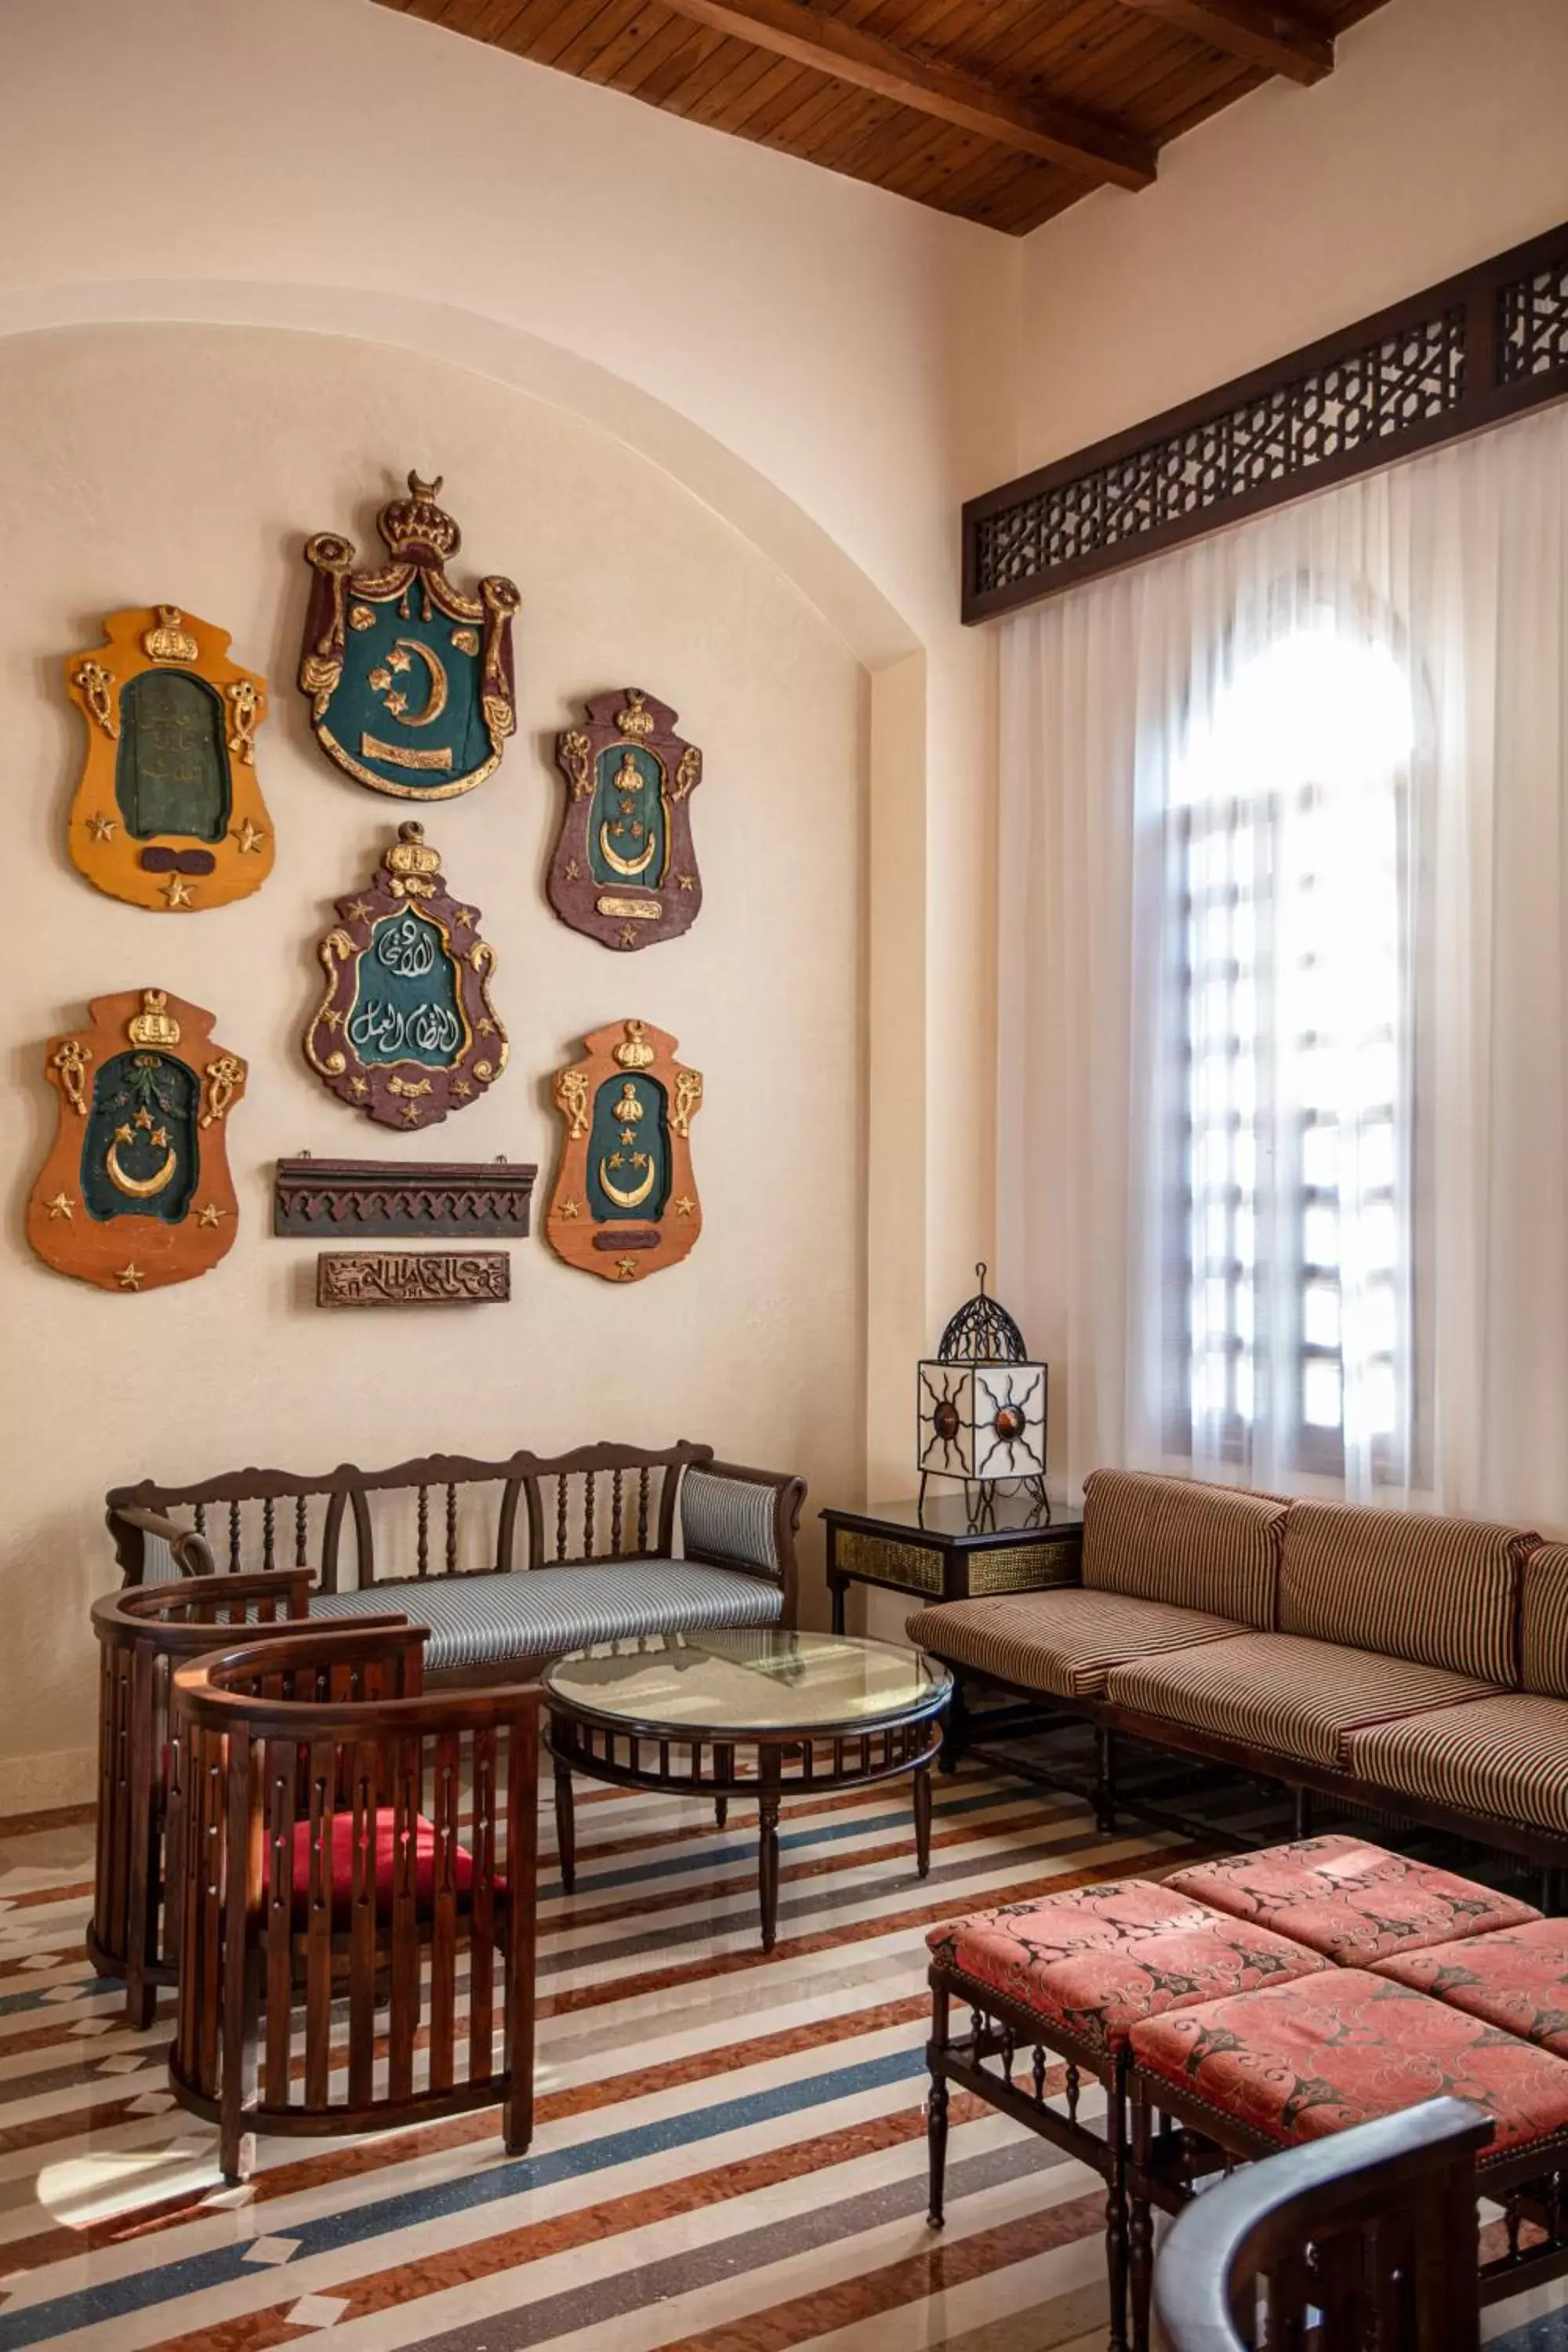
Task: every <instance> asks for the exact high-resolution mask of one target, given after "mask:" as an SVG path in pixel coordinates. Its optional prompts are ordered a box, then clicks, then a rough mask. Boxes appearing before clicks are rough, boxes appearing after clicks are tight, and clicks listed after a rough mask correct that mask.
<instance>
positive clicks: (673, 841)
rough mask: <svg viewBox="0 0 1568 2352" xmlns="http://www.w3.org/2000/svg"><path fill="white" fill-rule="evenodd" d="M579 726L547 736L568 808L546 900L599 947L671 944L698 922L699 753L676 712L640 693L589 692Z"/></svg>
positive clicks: (635, 690)
mask: <svg viewBox="0 0 1568 2352" xmlns="http://www.w3.org/2000/svg"><path fill="white" fill-rule="evenodd" d="M584 709H585V710H586V712H587V717H586V719H585V720H584V724H583V725H582V726H581V727H571V728H568V729H567V730H566V731H565V733H564V734H563V735H558V736H557V737H556V739H555V758H556V761H557V764H558V765H559V767H560V770H561V772H562V774H563V776H564V777H565V779H566V806H565V809H564V811H563V814H562V818H561V830H560V832H559V833H558V834H557V835H556V838H555V854H554V856H552V859H551V861H550V880H549V884H548V888H549V892H550V903H551V905H552V907H553V908H554V909H555V911H556V913H557V914H558V915H559V916H560V918H561V919H562V921H563V923H570V924H571V926H572V929H574V931H586V933H587V934H588V937H589V938H590V939H593V940H599V941H600V942H601V943H602V944H603V945H604V946H605V947H607V948H646V947H651V946H652V945H653V944H654V942H655V941H656V940H673V939H678V938H679V935H680V933H681V932H682V931H689V929H691V926H692V924H693V923H694V922H695V921H696V920H697V916H698V910H699V908H700V907H701V904H702V877H701V876H700V874H699V873H698V870H697V857H696V853H695V852H694V851H693V849H692V846H691V810H690V799H691V794H692V793H693V792H694V791H695V789H696V787H697V786H698V785H699V784H700V782H701V781H702V754H701V752H700V751H699V750H698V749H697V746H696V744H695V743H685V742H682V740H681V739H680V737H679V735H677V734H676V732H675V731H674V730H675V719H676V714H675V712H674V711H673V710H672V709H670V707H669V705H668V702H656V701H655V700H654V698H653V697H652V696H651V695H649V694H645V693H644V691H643V689H642V688H641V687H637V686H632V687H627V688H625V689H624V690H623V691H622V692H621V693H619V694H600V695H596V696H595V698H594V700H593V701H592V702H589V703H586V704H585V705H584Z"/></svg>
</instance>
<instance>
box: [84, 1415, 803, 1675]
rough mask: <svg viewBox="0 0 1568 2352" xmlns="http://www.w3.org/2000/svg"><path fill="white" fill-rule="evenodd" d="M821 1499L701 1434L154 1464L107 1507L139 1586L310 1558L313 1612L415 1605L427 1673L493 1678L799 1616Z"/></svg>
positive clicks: (333, 1614)
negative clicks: (180, 1467)
mask: <svg viewBox="0 0 1568 2352" xmlns="http://www.w3.org/2000/svg"><path fill="white" fill-rule="evenodd" d="M804 1499H805V1480H804V1479H802V1478H798V1477H795V1476H794V1475H791V1474H789V1473H786V1472H775V1471H770V1470H753V1469H749V1468H747V1467H745V1466H744V1465H741V1464H737V1463H729V1462H719V1461H716V1460H715V1458H714V1454H713V1448H712V1447H711V1446H710V1445H697V1444H689V1443H688V1442H686V1441H682V1442H681V1443H680V1444H677V1445H673V1446H668V1447H666V1448H664V1449H662V1450H651V1449H647V1448H643V1447H637V1446H630V1445H611V1444H598V1445H587V1446H582V1447H579V1448H578V1449H577V1450H576V1451H575V1452H573V1453H570V1454H556V1455H541V1454H528V1453H519V1454H512V1455H510V1457H509V1458H507V1459H506V1460H504V1461H499V1462H486V1461H477V1460H473V1459H470V1458H469V1457H468V1456H464V1455H453V1454H430V1455H426V1456H423V1457H421V1458H419V1459H417V1460H415V1461H410V1462H403V1463H399V1464H397V1465H395V1467H393V1468H391V1469H388V1470H362V1469H360V1468H359V1467H358V1466H357V1465H354V1464H352V1463H350V1464H345V1465H343V1466H342V1468H340V1469H337V1470H334V1471H331V1472H328V1473H326V1474H324V1475H309V1474H305V1475H300V1474H298V1473H295V1472H292V1471H280V1470H241V1471H235V1472H230V1473H226V1474H225V1475H220V1476H217V1477H214V1478H207V1479H204V1480H200V1481H196V1482H193V1483H191V1484H189V1485H185V1486H167V1485H163V1484H159V1483H157V1482H155V1481H153V1480H151V1479H149V1480H144V1481H143V1482H142V1484H141V1485H140V1486H124V1487H117V1488H116V1489H115V1490H114V1491H113V1492H112V1493H111V1494H110V1496H109V1497H108V1512H109V1526H110V1533H111V1534H112V1536H113V1538H114V1541H115V1549H116V1552H117V1555H118V1557H119V1559H120V1564H121V1570H122V1572H123V1575H124V1580H125V1581H126V1583H127V1584H130V1585H138V1584H141V1583H142V1582H156V1581H159V1580H162V1579H163V1578H166V1577H169V1576H174V1575H205V1574H213V1573H215V1572H217V1571H220V1570H223V1569H224V1568H227V1569H229V1570H241V1569H250V1570H268V1569H279V1568H283V1567H286V1566H287V1567H290V1568H296V1567H298V1568H310V1569H311V1570H314V1571H315V1575H316V1580H317V1581H316V1588H315V1590H314V1591H313V1592H312V1594H311V1599H310V1614H311V1616H312V1617H313V1618H316V1617H320V1618H329V1619H333V1620H341V1619H349V1620H353V1619H354V1618H357V1617H360V1616H362V1615H364V1614H367V1613H379V1612H384V1611H385V1610H387V1609H389V1608H392V1609H400V1610H402V1611H404V1612H405V1614H406V1615H407V1616H408V1617H409V1618H410V1619H411V1620H412V1621H413V1622H415V1623H416V1624H420V1625H424V1626H426V1627H427V1628H428V1630H429V1634H430V1639H429V1642H428V1643H427V1645H426V1657H425V1664H426V1677H427V1679H432V1680H437V1681H450V1680H455V1679H458V1678H461V1679H465V1680H470V1681H481V1682H482V1681H492V1680H494V1679H496V1678H497V1676H498V1675H500V1676H504V1677H506V1678H507V1679H513V1680H516V1679H522V1678H524V1677H525V1676H526V1675H528V1674H530V1673H531V1671H533V1670H534V1669H535V1668H537V1667H538V1666H539V1665H541V1664H544V1663H546V1662H547V1661H548V1660H550V1659H551V1658H554V1657H560V1656H563V1655H564V1654H566V1653H567V1652H569V1651H572V1650H580V1649H586V1648H587V1647H589V1646H590V1645H591V1644H592V1643H595V1642H605V1641H635V1640H637V1639H638V1638H639V1637H641V1636H644V1635H653V1634H658V1633H696V1632H702V1631H708V1630H711V1629H714V1628H718V1627H723V1626H752V1625H778V1624H783V1625H786V1626H787V1625H793V1624H794V1622H795V1581H796V1569H795V1532H796V1529H797V1528H798V1527H799V1524H800V1511H801V1505H802V1502H803V1501H804Z"/></svg>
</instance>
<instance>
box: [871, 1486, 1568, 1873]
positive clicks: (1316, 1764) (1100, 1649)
mask: <svg viewBox="0 0 1568 2352" xmlns="http://www.w3.org/2000/svg"><path fill="white" fill-rule="evenodd" d="M1082 1575H1083V1581H1082V1584H1081V1586H1077V1587H1061V1586H1056V1587H1052V1588H1050V1589H1049V1590H1047V1591H1037V1592H1022V1593H1012V1594H997V1595H992V1596H989V1597H987V1598H984V1599H980V1600H973V1601H949V1602H945V1603H943V1604H942V1605H940V1606H938V1607H934V1608H927V1609H921V1610H920V1611H918V1612H916V1613H915V1614H914V1615H913V1616H912V1617H910V1620H909V1623H908V1633H909V1636H910V1640H911V1641H912V1642H914V1643H917V1644H918V1645H919V1646H920V1647H921V1648H922V1649H925V1650H928V1651H930V1652H931V1654H933V1655H934V1656H936V1657H939V1658H941V1659H942V1661H943V1663H944V1664H947V1665H948V1666H950V1667H951V1668H952V1671H953V1673H954V1674H955V1675H956V1676H957V1677H958V1679H959V1684H960V1698H959V1704H958V1705H957V1706H956V1707H955V1709H954V1714H953V1718H952V1719H953V1723H954V1726H955V1728H954V1730H953V1733H952V1739H951V1741H950V1744H949V1760H950V1761H952V1760H953V1759H955V1758H956V1755H957V1754H958V1752H960V1748H961V1747H962V1744H963V1740H964V1738H965V1737H966V1733H965V1729H964V1726H965V1723H966V1720H968V1719H969V1718H968V1717H967V1715H966V1708H965V1705H964V1698H963V1693H964V1689H965V1686H966V1685H967V1686H968V1687H969V1688H970V1689H971V1690H973V1688H974V1687H981V1688H984V1687H985V1686H990V1687H991V1688H993V1689H994V1690H1000V1691H1002V1692H1005V1693H1008V1694H1010V1695H1011V1696H1013V1697H1014V1698H1016V1699H1023V1700H1026V1701H1030V1702H1040V1703H1043V1706H1044V1708H1045V1711H1046V1712H1047V1714H1049V1715H1051V1716H1056V1717H1061V1716H1063V1715H1066V1716H1078V1717H1084V1718H1087V1719H1088V1721H1089V1722H1090V1723H1091V1724H1093V1725H1094V1726H1095V1727H1096V1731H1097V1735H1098V1746H1099V1756H1100V1765H1099V1772H1098V1777H1097V1780H1096V1784H1095V1788H1094V1791H1093V1793H1094V1795H1095V1798H1096V1805H1097V1811H1098V1814H1099V1818H1100V1822H1101V1825H1102V1826H1103V1827H1106V1828H1110V1826H1111V1825H1112V1823H1113V1821H1114V1816H1115V1811H1116V1807H1117V1804H1118V1801H1119V1795H1118V1790H1117V1786H1116V1780H1115V1757H1114V1744H1113V1743H1114V1741H1115V1739H1116V1738H1117V1736H1118V1735H1120V1734H1126V1735H1130V1736H1131V1737H1132V1738H1136V1739H1138V1740H1141V1741H1143V1742H1147V1743H1150V1744H1152V1745H1153V1746H1156V1747H1163V1748H1174V1749H1177V1750H1179V1751H1181V1752H1183V1753H1185V1754H1192V1755H1197V1756H1203V1757H1209V1758H1213V1759H1216V1760H1220V1761H1224V1762H1228V1763H1233V1764H1237V1765H1239V1766H1240V1767H1241V1768H1242V1769H1245V1770H1247V1771H1248V1772H1250V1773H1254V1774H1257V1775H1258V1776H1260V1777H1265V1778H1268V1779H1272V1780H1279V1781H1282V1782H1284V1784H1285V1785H1286V1786H1287V1787H1289V1788H1291V1789H1293V1790H1295V1791H1296V1792H1297V1803H1298V1828H1299V1830H1300V1831H1303V1832H1304V1831H1305V1830H1306V1828H1307V1827H1308V1826H1310V1801H1311V1797H1312V1794H1313V1793H1314V1792H1321V1793H1322V1794H1326V1795H1330V1796H1336V1795H1337V1796H1339V1797H1341V1798H1342V1799H1345V1800H1347V1801H1352V1802H1353V1803H1356V1804H1359V1805H1363V1806H1372V1807H1373V1808H1377V1809H1381V1810H1384V1811H1398V1812H1402V1813H1405V1814H1406V1815H1408V1816H1409V1817H1411V1818H1413V1819H1415V1820H1419V1821H1423V1822H1432V1823H1434V1824H1436V1825H1437V1826H1439V1827H1447V1828H1458V1829H1460V1830H1462V1831H1463V1832H1466V1833H1468V1834H1469V1835H1470V1836H1472V1837H1474V1836H1479V1837H1480V1838H1482V1839H1483V1840H1484V1841H1485V1842H1486V1843H1489V1844H1494V1845H1497V1846H1500V1847H1502V1848H1504V1849H1506V1850H1508V1851H1510V1852H1512V1853H1516V1854H1520V1855H1522V1856H1524V1857H1526V1858H1527V1859H1529V1860H1530V1861H1531V1862H1533V1863H1536V1864H1539V1865H1541V1866H1542V1868H1543V1869H1545V1870H1553V1869H1556V1868H1559V1867H1561V1866H1563V1864H1568V1544H1559V1543H1542V1541H1541V1540H1540V1538H1538V1537H1536V1536H1534V1535H1531V1534H1530V1533H1529V1532H1528V1531H1526V1530H1524V1529H1522V1528H1508V1527H1498V1526H1491V1525H1488V1524H1483V1523H1481V1522H1479V1521H1472V1520H1468V1519H1453V1518H1436V1517H1424V1516H1421V1515H1417V1514H1415V1513H1406V1512H1399V1511H1385V1510H1373V1509H1364V1508H1362V1507H1352V1506H1348V1505H1344V1504H1338V1503H1320V1502H1286V1501H1283V1500H1279V1499H1277V1498H1272V1497H1269V1496H1259V1495H1251V1494H1244V1493H1240V1492H1237V1491H1236V1490H1234V1489H1232V1488H1228V1487H1223V1486H1203V1485H1199V1484H1197V1483H1195V1482H1193V1481H1190V1480H1184V1479H1175V1478H1163V1477H1152V1476H1142V1475H1132V1474H1128V1473H1122V1472H1118V1471H1110V1470H1097V1471H1096V1472H1095V1473H1094V1474H1093V1475H1092V1476H1091V1477H1090V1478H1089V1481H1088V1484H1087V1486H1086V1489H1085V1496H1084V1528H1083V1570H1082ZM1040 1769H1047V1770H1048V1769H1050V1768H1049V1767H1048V1766H1047V1767H1044V1768H1040ZM1063 1777H1064V1778H1065V1779H1068V1781H1069V1784H1070V1780H1071V1776H1070V1773H1068V1772H1065V1771H1064V1773H1063ZM1121 1801H1126V1800H1121Z"/></svg>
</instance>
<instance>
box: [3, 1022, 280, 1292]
mask: <svg viewBox="0 0 1568 2352" xmlns="http://www.w3.org/2000/svg"><path fill="white" fill-rule="evenodd" d="M88 1011H89V1014H90V1016H91V1017H90V1020H89V1024H88V1026H87V1027H86V1028H84V1029H78V1030H76V1031H74V1032H73V1033H72V1034H70V1035H68V1036H65V1037H51V1038H50V1039H49V1042H48V1044H47V1045H46V1046H45V1048H44V1076H46V1077H47V1080H48V1082H49V1084H50V1086H52V1087H53V1088H54V1090H55V1095H56V1097H57V1108H56V1121H55V1139H54V1142H53V1143H52V1145H51V1146H50V1148H49V1155H48V1158H47V1160H45V1162H44V1167H43V1172H42V1173H41V1175H40V1176H39V1177H38V1180H37V1183H36V1184H35V1185H34V1187H33V1190H32V1194H31V1197H30V1198H29V1200H28V1202H27V1239H28V1240H29V1241H30V1242H31V1243H32V1245H33V1247H34V1248H35V1249H36V1250H37V1254H38V1255H39V1256H40V1257H41V1258H42V1259H44V1261H45V1262H46V1264H47V1265H52V1266H53V1267H54V1269H55V1271H56V1272H57V1273H58V1274H70V1275H74V1276H76V1277H77V1278H78V1280H79V1281H81V1282H90V1283H93V1284H95V1285H96V1286H97V1287H98V1288H99V1289H100V1290H114V1291H121V1292H132V1293H134V1292H137V1291H142V1290H157V1289H160V1288H162V1287H163V1285H164V1284H166V1283H171V1282H189V1281H190V1280H192V1278H193V1277H194V1276H196V1275H199V1274H205V1273H207V1272H208V1271H209V1269H210V1268H211V1267H213V1266H215V1265H216V1264H217V1262H218V1260H219V1258H221V1257H225V1256H226V1255H227V1254H228V1252H229V1250H230V1249H232V1247H233V1246H234V1236H235V1230H236V1227H237V1223H238V1203H237V1201H236V1198H235V1191H234V1182H233V1179H232V1178H231V1177H230V1175H229V1171H228V1114H229V1112H230V1110H231V1109H232V1108H233V1107H234V1105H235V1104H236V1103H237V1101H238V1100H239V1098H240V1097H241V1096H242V1095H243V1093H244V1092H245V1079H246V1067H245V1064H244V1063H243V1062H242V1061H241V1060H240V1058H239V1056H238V1055H237V1054H231V1053H229V1052H228V1051H227V1049H226V1047H225V1046H222V1045H216V1044H215V1043H214V1040H213V1035H212V1027H213V1020H214V1015H213V1014H212V1013H205V1012H204V1011H203V1010H202V1008H201V1006H200V1005H199V1004H187V1003H185V1001H184V998H183V997H178V996H171V995H170V994H169V992H168V991H167V990H166V989H162V988H133V989H130V990H128V991H126V992H124V993H123V994H121V995H119V996H95V997H94V998H93V1001H92V1003H91V1004H90V1005H89V1007H88Z"/></svg>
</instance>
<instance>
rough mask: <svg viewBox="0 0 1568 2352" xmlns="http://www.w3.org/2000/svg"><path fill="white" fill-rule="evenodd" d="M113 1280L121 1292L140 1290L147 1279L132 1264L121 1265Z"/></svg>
mask: <svg viewBox="0 0 1568 2352" xmlns="http://www.w3.org/2000/svg"><path fill="white" fill-rule="evenodd" d="M114 1279H115V1280H116V1282H118V1284H119V1285H120V1287H121V1290H140V1289H141V1287H142V1284H143V1283H144V1282H145V1281H146V1279H147V1277H146V1276H145V1275H144V1274H143V1273H142V1269H141V1267H140V1266H139V1265H136V1264H135V1263H134V1262H132V1264H131V1265H122V1266H121V1269H120V1271H119V1273H118V1274H117V1275H116V1276H115V1277H114Z"/></svg>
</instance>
